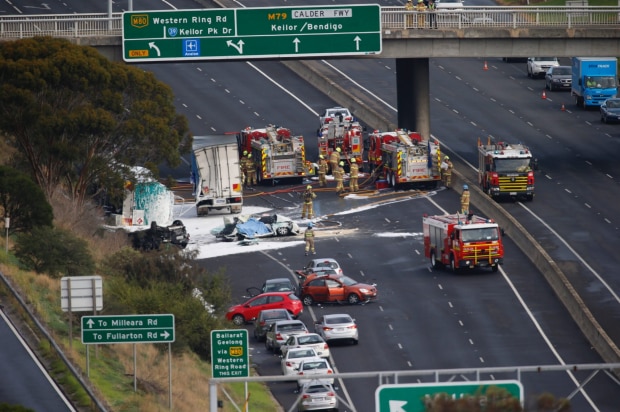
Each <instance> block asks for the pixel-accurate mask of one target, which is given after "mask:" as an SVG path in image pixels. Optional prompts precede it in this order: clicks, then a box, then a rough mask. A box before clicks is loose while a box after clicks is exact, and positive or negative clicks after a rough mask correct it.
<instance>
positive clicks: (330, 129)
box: [319, 117, 364, 172]
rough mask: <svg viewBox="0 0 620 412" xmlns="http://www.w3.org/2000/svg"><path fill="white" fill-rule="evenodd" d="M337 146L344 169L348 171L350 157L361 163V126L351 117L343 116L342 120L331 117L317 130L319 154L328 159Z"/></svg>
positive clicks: (362, 138) (362, 148)
mask: <svg viewBox="0 0 620 412" xmlns="http://www.w3.org/2000/svg"><path fill="white" fill-rule="evenodd" d="M337 147H339V148H340V150H341V152H340V159H341V160H344V162H345V168H344V169H345V171H347V172H348V167H349V165H350V164H351V159H355V161H356V162H357V163H358V164H360V165H361V164H363V163H362V162H363V156H364V136H363V127H362V125H361V124H360V123H359V122H357V121H355V120H353V118H352V117H345V118H343V120H342V121H339V120H337V119H331V120H330V121H327V122H326V123H325V124H324V125H323V126H322V127H321V129H320V130H319V154H321V155H323V156H324V157H325V159H329V157H330V156H331V154H332V152H333V151H334V150H336V148H337Z"/></svg>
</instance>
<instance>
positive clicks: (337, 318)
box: [325, 316, 351, 325]
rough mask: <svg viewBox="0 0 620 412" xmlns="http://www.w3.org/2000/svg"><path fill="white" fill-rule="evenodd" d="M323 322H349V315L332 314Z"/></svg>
mask: <svg viewBox="0 0 620 412" xmlns="http://www.w3.org/2000/svg"><path fill="white" fill-rule="evenodd" d="M325 323H327V324H332V325H333V324H338V323H351V318H350V317H349V316H334V317H329V318H325Z"/></svg>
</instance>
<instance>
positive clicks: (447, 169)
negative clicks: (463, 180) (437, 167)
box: [441, 156, 454, 189]
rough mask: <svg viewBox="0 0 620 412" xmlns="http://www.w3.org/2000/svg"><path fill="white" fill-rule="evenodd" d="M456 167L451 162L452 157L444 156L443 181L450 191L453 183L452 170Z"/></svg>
mask: <svg viewBox="0 0 620 412" xmlns="http://www.w3.org/2000/svg"><path fill="white" fill-rule="evenodd" d="M453 168H454V165H453V164H452V162H451V161H450V156H444V157H443V159H442V160H441V181H442V182H443V185H444V186H445V187H446V188H447V189H449V188H450V183H451V182H452V169H453Z"/></svg>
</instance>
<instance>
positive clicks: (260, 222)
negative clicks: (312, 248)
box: [211, 214, 301, 242]
mask: <svg viewBox="0 0 620 412" xmlns="http://www.w3.org/2000/svg"><path fill="white" fill-rule="evenodd" d="M211 233H212V234H213V235H215V237H216V238H217V239H220V240H224V241H229V242H231V241H235V240H244V239H260V238H265V237H277V236H295V235H299V234H300V233H301V229H300V228H299V226H298V225H297V223H296V222H295V221H293V220H292V219H290V218H288V217H286V216H283V215H277V214H276V215H269V216H260V217H256V216H238V217H235V218H233V220H232V221H230V219H229V218H224V227H223V228H221V227H220V228H215V229H213V230H212V232H211Z"/></svg>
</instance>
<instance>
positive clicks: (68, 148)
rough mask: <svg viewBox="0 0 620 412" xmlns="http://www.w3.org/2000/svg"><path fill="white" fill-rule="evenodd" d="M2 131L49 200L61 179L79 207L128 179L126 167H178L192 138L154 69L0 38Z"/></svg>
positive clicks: (51, 44) (46, 40)
mask: <svg viewBox="0 0 620 412" xmlns="http://www.w3.org/2000/svg"><path fill="white" fill-rule="evenodd" d="M0 131H2V132H4V134H6V135H7V136H8V137H9V138H10V139H12V140H11V142H12V144H13V145H14V146H15V147H16V148H17V149H18V151H19V153H20V154H21V155H22V156H23V157H24V159H25V162H26V163H27V164H28V166H29V168H30V170H31V171H32V175H33V177H34V179H35V181H36V183H37V184H38V185H39V186H40V187H41V188H42V189H43V192H44V193H45V195H46V196H47V198H48V199H50V198H51V195H52V194H53V193H54V191H55V190H57V188H58V186H59V185H61V184H62V185H63V186H64V188H65V189H66V190H67V191H68V193H70V195H71V196H72V198H73V199H74V200H75V201H76V202H77V204H78V205H81V204H83V203H84V201H85V200H86V198H87V197H88V196H92V195H95V194H97V193H98V192H99V191H101V190H106V189H108V190H112V189H113V188H106V187H104V185H105V182H112V181H114V182H116V181H118V179H115V178H113V177H112V176H121V177H122V178H123V179H124V180H133V176H132V171H131V169H130V167H129V166H127V165H132V166H133V165H147V164H151V165H153V164H160V163H162V162H164V161H165V162H167V163H168V164H170V165H171V166H177V165H178V164H179V163H180V155H181V153H184V152H186V151H187V150H189V148H190V147H191V140H192V139H191V136H190V135H189V132H188V126H187V119H185V117H183V116H181V115H177V114H176V111H175V108H174V104H173V94H172V90H171V89H170V88H169V87H168V86H166V85H165V84H163V83H161V82H160V81H158V80H157V79H156V78H155V76H154V75H153V74H152V73H150V72H147V71H144V70H141V69H139V68H136V67H130V66H127V65H125V64H122V63H113V62H110V61H108V60H107V59H106V58H105V57H103V56H102V55H101V54H99V53H98V52H97V51H96V50H95V49H94V48H90V47H84V46H76V45H73V44H71V43H70V42H69V41H67V40H64V39H55V38H50V37H33V38H29V39H23V40H17V41H10V42H2V43H0Z"/></svg>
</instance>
